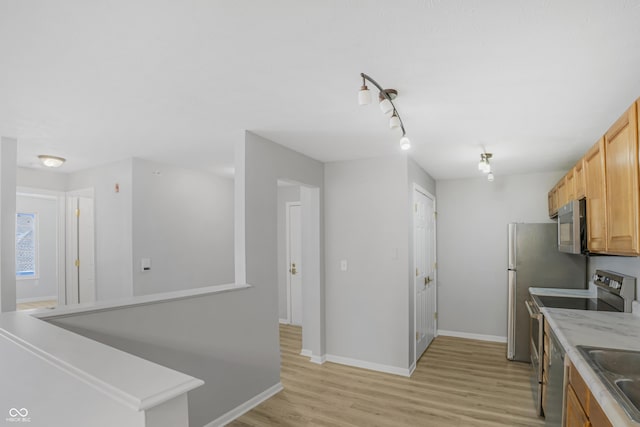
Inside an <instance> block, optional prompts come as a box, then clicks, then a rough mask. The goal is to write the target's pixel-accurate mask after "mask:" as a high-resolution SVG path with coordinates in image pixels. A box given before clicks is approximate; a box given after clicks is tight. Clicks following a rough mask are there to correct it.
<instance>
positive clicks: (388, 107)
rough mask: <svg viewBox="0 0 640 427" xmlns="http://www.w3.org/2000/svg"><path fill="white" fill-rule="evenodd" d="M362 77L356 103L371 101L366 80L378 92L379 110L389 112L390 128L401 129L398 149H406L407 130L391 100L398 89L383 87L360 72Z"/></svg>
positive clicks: (384, 112)
mask: <svg viewBox="0 0 640 427" xmlns="http://www.w3.org/2000/svg"><path fill="white" fill-rule="evenodd" d="M360 77H362V86H361V87H360V91H359V92H358V104H360V105H367V104H370V103H371V92H369V88H368V87H367V81H368V82H370V83H371V84H372V85H374V86H375V87H376V88H377V89H378V90H379V91H380V92H379V93H378V100H379V102H380V104H379V105H380V110H381V111H382V113H383V114H389V113H391V118H390V119H389V127H390V128H391V129H396V128H400V129H401V130H402V137H401V138H400V149H401V150H408V149H409V148H411V141H410V140H409V138H408V137H407V132H406V131H405V129H404V123H402V119H401V118H400V113H398V110H397V109H396V106H395V104H394V103H393V100H394V99H395V98H396V97H397V96H398V91H397V90H395V89H383V88H382V86H380V85H379V84H378V83H377V82H376V81H375V80H373V79H372V78H371V77H369V76H368V75H366V74H364V73H360Z"/></svg>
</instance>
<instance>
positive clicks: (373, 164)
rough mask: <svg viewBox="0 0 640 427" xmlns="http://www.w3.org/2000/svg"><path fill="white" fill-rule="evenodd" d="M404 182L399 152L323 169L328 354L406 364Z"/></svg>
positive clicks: (403, 160)
mask: <svg viewBox="0 0 640 427" xmlns="http://www.w3.org/2000/svg"><path fill="white" fill-rule="evenodd" d="M407 178H408V175H407V160H406V157H405V156H400V155H398V156H394V157H385V158H377V159H368V160H354V161H344V162H332V163H327V164H325V194H326V207H325V210H324V214H325V223H326V264H325V269H326V325H327V335H326V336H327V353H328V354H330V355H334V356H341V357H347V358H351V359H356V360H361V361H367V362H372V363H377V364H382V365H386V366H392V367H399V368H403V369H407V368H408V366H409V365H408V360H409V343H408V339H409V337H408V334H407V331H408V328H409V325H408V324H409V323H410V322H409V321H408V319H409V311H408V305H407V301H409V291H408V287H407V283H408V269H407V264H408V250H409V246H408V237H407V235H408V234H407V227H408V218H409V217H408V214H407V210H408V208H409V202H408V194H409V193H408V191H407V181H408V179H407ZM341 260H346V261H347V263H348V270H347V271H341V270H340V261H341Z"/></svg>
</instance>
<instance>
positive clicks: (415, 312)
mask: <svg viewBox="0 0 640 427" xmlns="http://www.w3.org/2000/svg"><path fill="white" fill-rule="evenodd" d="M416 192H418V193H422V194H423V195H424V196H426V197H427V198H429V199H431V200H433V213H434V218H433V225H434V227H433V236H432V239H433V249H434V252H433V262H434V263H436V266H437V265H438V251H437V247H438V246H437V237H436V236H437V234H438V233H437V232H436V226H437V219H438V216H437V214H436V213H437V208H436V196H434V195H433V194H431V193H430V192H428V191H427V190H425V189H424V187H422V186H421V185H419V184H417V183H415V182H414V183H413V191H412V192H411V207H412V209H411V233H412V234H413V237H414V239H413V248H412V250H413V270H415V268H416V267H415V265H416V241H415V229H416V226H415V214H414V213H413V212H414V211H413V205H414V204H415V193H416ZM411 280H412V282H413V283H412V288H413V334H412V335H411V337H412V339H415V338H413V337H415V335H416V331H417V330H418V310H417V308H418V301H416V279H415V277H414V276H412V277H411ZM433 285H434V298H435V301H434V305H435V311H434V313H435V314H437V313H438V269H437V267H436V268H434V269H433ZM433 321H434V334H433V336H434V338H435V337H437V336H438V318H437V317H436V318H435V319H433ZM413 359H414V363H415V364H416V365H417V364H418V346H417V345H416V344H415V343H414V345H413Z"/></svg>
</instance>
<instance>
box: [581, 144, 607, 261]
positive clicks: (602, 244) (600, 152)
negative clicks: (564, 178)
mask: <svg viewBox="0 0 640 427" xmlns="http://www.w3.org/2000/svg"><path fill="white" fill-rule="evenodd" d="M584 174H585V182H586V195H587V247H588V248H589V251H590V252H605V251H606V249H607V210H606V205H605V202H606V198H605V194H606V186H605V180H604V177H605V153H604V138H602V139H600V141H598V142H596V143H595V145H594V146H593V147H591V149H590V150H589V151H587V154H586V155H585V156H584Z"/></svg>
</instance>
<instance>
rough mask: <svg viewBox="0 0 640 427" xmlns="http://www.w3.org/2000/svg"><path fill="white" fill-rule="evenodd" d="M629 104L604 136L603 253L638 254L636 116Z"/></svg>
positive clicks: (639, 211) (634, 109)
mask: <svg viewBox="0 0 640 427" xmlns="http://www.w3.org/2000/svg"><path fill="white" fill-rule="evenodd" d="M636 108H637V107H636V104H633V105H632V106H631V108H629V109H628V110H627V111H626V112H625V114H623V115H622V117H620V118H619V119H618V121H616V123H615V124H614V125H613V126H611V128H610V129H609V130H608V131H607V133H606V134H605V136H604V144H605V153H606V155H605V171H606V208H607V214H606V218H607V252H608V253H613V254H619V255H638V254H639V253H640V252H639V250H638V244H639V241H638V223H639V222H640V218H639V214H640V209H639V206H638V188H639V187H638V173H639V172H638V123H637V122H638V115H637V110H636Z"/></svg>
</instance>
